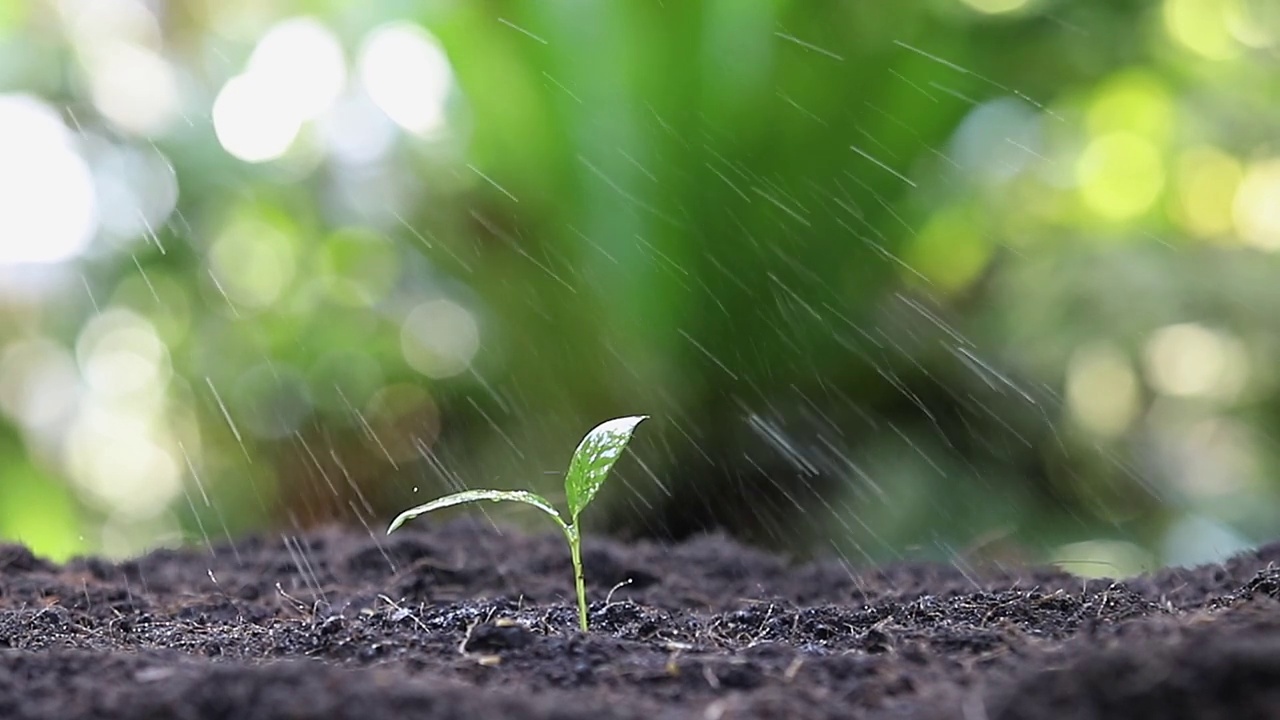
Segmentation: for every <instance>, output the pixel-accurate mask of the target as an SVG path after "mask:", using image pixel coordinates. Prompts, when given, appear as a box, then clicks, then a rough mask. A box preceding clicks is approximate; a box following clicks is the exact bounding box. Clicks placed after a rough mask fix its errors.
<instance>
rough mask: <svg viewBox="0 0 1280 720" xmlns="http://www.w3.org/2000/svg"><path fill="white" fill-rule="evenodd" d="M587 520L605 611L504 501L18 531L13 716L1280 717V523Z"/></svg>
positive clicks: (5, 577) (4, 580)
mask: <svg viewBox="0 0 1280 720" xmlns="http://www.w3.org/2000/svg"><path fill="white" fill-rule="evenodd" d="M586 543H587V544H586V547H585V560H586V566H587V578H588V582H589V584H590V588H589V591H590V595H591V597H592V599H593V600H594V602H593V603H592V606H591V622H592V628H591V631H590V632H589V633H586V634H582V633H580V632H578V630H577V615H576V609H575V606H574V604H573V600H572V597H573V596H572V571H571V569H570V565H569V559H568V552H567V550H566V548H565V547H564V544H563V539H562V538H560V537H557V536H552V535H546V536H527V535H522V534H519V533H516V532H513V531H506V530H501V531H500V530H497V529H495V528H494V527H493V526H491V525H488V524H485V523H482V522H473V521H462V522H456V523H451V524H447V525H433V524H431V523H427V522H419V523H415V524H413V525H412V526H410V527H408V528H406V529H405V530H404V531H402V532H399V533H397V534H396V535H394V536H392V537H390V538H381V537H373V536H371V535H369V534H361V533H358V532H355V531H351V530H342V529H329V530H324V531H320V532H316V533H313V534H308V535H304V536H279V537H275V538H256V539H249V540H246V541H243V542H239V543H237V544H236V545H234V546H232V545H226V546H221V547H219V546H213V547H206V548H191V549H186V550H178V551H173V550H164V551H157V552H154V553H151V554H149V555H146V556H144V557H141V558H138V559H135V560H130V561H127V562H122V563H118V564H117V563H110V562H106V561H103V560H100V559H93V558H87V559H77V560H73V561H71V562H69V563H68V564H66V565H61V566H59V565H54V564H51V563H48V562H45V561H43V560H41V559H39V558H36V557H34V556H33V555H32V554H31V553H30V552H29V551H27V550H26V549H25V548H23V547H20V546H4V545H0V718H33V719H34V718H40V719H44V718H60V719H61V720H66V719H70V718H162V717H164V718H190V719H193V720H194V719H204V718H249V719H258V718H260V719H263V720H266V719H276V718H359V719H360V720H372V719H373V718H384V717H385V718H433V719H435V718H474V717H481V718H502V717H506V718H644V719H646V720H657V719H665V718H696V719H699V720H715V719H717V718H723V719H726V720H728V719H731V718H849V717H869V718H929V719H934V718H936V719H941V718H957V719H963V720H979V719H982V718H990V719H995V718H1049V717H1053V718H1081V719H1083V718H1144V717H1150V718H1263V717H1280V601H1278V598H1280V570H1277V569H1276V568H1274V567H1273V563H1274V562H1275V561H1276V560H1278V559H1280V544H1275V545H1269V546H1265V547H1262V548H1260V549H1258V550H1256V551H1253V552H1249V553H1246V554H1244V555H1241V556H1238V557H1236V558H1234V559H1232V560H1230V561H1228V562H1226V563H1224V564H1222V565H1213V566H1204V567H1199V568H1194V569H1168V570H1163V571H1160V572H1157V573H1154V574H1152V575H1149V576H1142V577H1137V578H1131V579H1128V580H1124V581H1120V582H1113V581H1109V580H1088V581H1086V580H1083V579H1080V578H1078V577H1074V576H1072V575H1069V574H1067V573H1064V572H1060V571H1058V570H1055V569H1036V568H1025V569H1020V568H1008V567H1005V568H1000V567H989V568H970V567H964V568H959V567H952V566H948V565H930V564H899V565H891V566H887V567H881V568H875V569H855V568H850V567H848V566H847V565H845V564H843V563H841V562H838V561H834V560H829V561H817V562H811V563H794V564H793V563H789V562H788V561H786V560H785V559H783V558H780V557H777V556H773V555H769V554H766V553H763V552H759V551H755V550H752V549H749V548H746V547H743V546H741V545H738V544H736V543H734V542H732V541H730V540H728V539H726V538H725V537H722V536H717V535H705V536H699V537H696V538H693V539H691V540H688V541H685V542H683V543H681V544H678V545H661V544H657V543H649V544H646V543H638V544H621V543H618V542H614V541H610V540H607V539H603V538H594V537H588V538H587V539H586ZM626 581H630V582H629V584H625V585H622V586H620V587H617V588H616V589H614V590H612V593H611V589H612V588H613V587H614V586H615V585H617V584H618V583H624V582H626Z"/></svg>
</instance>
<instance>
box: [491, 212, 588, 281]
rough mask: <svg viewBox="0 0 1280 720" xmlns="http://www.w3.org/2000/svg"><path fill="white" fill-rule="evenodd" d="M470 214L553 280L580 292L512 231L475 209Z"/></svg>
mask: <svg viewBox="0 0 1280 720" xmlns="http://www.w3.org/2000/svg"><path fill="white" fill-rule="evenodd" d="M470 214H471V217H473V218H475V220H476V222H478V223H480V225H481V226H482V227H484V229H485V230H488V231H489V232H490V233H492V234H493V236H494V237H496V238H498V239H499V240H501V241H503V242H504V243H506V244H507V245H508V246H510V248H511V249H512V250H515V251H516V252H517V253H520V255H522V256H524V258H525V259H526V260H528V261H529V262H531V263H533V264H534V265H536V266H537V267H538V269H539V270H541V271H542V272H544V273H546V274H547V275H548V276H549V277H550V278H551V279H552V280H555V281H556V282H558V283H560V284H561V285H563V286H565V287H566V288H567V289H568V290H569V292H571V293H573V294H574V295H577V294H578V289H577V288H576V287H574V286H573V285H571V284H570V283H569V282H568V281H567V280H565V279H564V278H562V277H560V276H559V275H557V274H556V273H555V271H554V270H552V269H551V267H550V266H548V265H547V264H545V263H543V262H542V261H540V260H538V259H537V258H535V257H534V256H533V255H530V254H529V251H528V250H525V249H524V248H523V247H521V245H520V243H519V242H518V241H517V240H516V238H513V237H511V235H510V233H507V232H505V231H504V230H503V229H502V228H500V227H498V226H497V225H496V224H494V223H493V221H491V220H489V218H487V217H485V216H484V215H481V214H480V213H478V212H476V211H474V210H472V211H471V213H470Z"/></svg>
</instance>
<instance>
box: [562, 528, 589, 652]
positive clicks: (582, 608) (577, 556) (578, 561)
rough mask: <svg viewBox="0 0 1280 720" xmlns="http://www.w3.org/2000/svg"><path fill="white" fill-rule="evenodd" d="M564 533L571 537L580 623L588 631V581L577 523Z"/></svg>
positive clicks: (570, 547)
mask: <svg viewBox="0 0 1280 720" xmlns="http://www.w3.org/2000/svg"><path fill="white" fill-rule="evenodd" d="M564 534H565V535H566V536H568V538H569V554H570V555H571V556H572V557H573V582H574V586H575V588H576V589H577V591H578V624H579V625H580V626H582V632H586V631H587V581H586V578H585V577H584V576H583V573H582V540H581V537H580V536H579V535H578V526H577V525H576V524H575V525H569V526H568V527H566V528H565V533H564Z"/></svg>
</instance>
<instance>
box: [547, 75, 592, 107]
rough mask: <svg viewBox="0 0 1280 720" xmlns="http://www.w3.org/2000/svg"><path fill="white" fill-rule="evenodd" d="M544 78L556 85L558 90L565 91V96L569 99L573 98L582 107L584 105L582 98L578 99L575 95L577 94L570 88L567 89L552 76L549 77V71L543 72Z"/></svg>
mask: <svg viewBox="0 0 1280 720" xmlns="http://www.w3.org/2000/svg"><path fill="white" fill-rule="evenodd" d="M542 77H544V78H546V79H547V80H549V81H550V82H551V84H552V85H555V86H556V87H558V88H560V89H561V90H563V91H564V94H565V95H568V96H569V97H571V98H573V101H574V102H576V103H578V104H579V105H581V104H582V98H580V97H578V96H577V95H575V94H574V93H573V91H572V90H570V89H569V88H567V87H565V86H564V85H563V84H561V83H560V81H559V80H556V79H555V78H553V77H551V75H549V74H548V73H547V71H546V70H543V71H542Z"/></svg>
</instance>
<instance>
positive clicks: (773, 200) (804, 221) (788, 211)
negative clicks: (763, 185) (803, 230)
mask: <svg viewBox="0 0 1280 720" xmlns="http://www.w3.org/2000/svg"><path fill="white" fill-rule="evenodd" d="M751 192H753V193H755V194H757V195H759V196H760V197H762V198H764V199H765V200H768V201H769V202H771V203H773V205H774V206H775V207H777V208H778V209H779V210H781V211H783V212H785V213H786V214H788V215H790V216H791V217H793V218H795V219H796V220H798V221H799V222H800V224H802V225H804V226H805V227H811V224H810V222H809V220H808V219H807V218H805V216H803V215H801V214H800V213H798V212H796V211H795V210H793V209H791V208H789V207H787V206H786V205H784V204H783V203H782V201H781V200H779V199H778V198H776V197H774V196H772V195H770V194H769V193H767V192H765V191H764V190H762V189H760V188H759V187H756V186H755V185H752V186H751Z"/></svg>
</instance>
